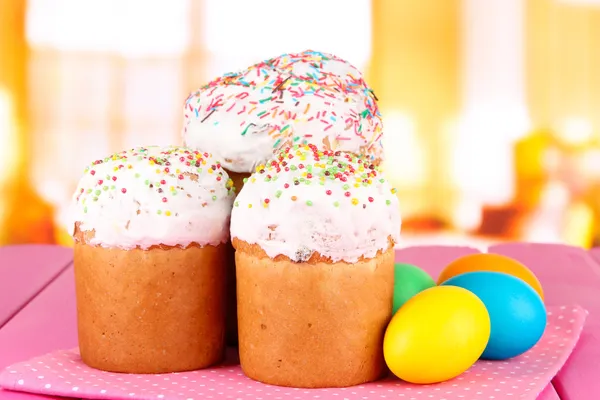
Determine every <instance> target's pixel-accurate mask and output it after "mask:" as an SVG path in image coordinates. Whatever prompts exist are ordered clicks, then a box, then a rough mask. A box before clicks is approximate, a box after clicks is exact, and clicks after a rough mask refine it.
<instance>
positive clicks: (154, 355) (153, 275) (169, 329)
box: [73, 147, 234, 373]
mask: <svg viewBox="0 0 600 400" xmlns="http://www.w3.org/2000/svg"><path fill="white" fill-rule="evenodd" d="M231 186H232V183H231V180H230V179H229V178H228V175H227V173H226V172H225V171H224V170H223V168H222V167H221V165H220V164H219V163H218V162H217V161H215V159H214V158H213V157H212V156H211V155H210V154H208V153H202V152H198V151H194V150H188V149H185V148H180V147H167V148H160V147H145V148H144V147H140V148H136V149H132V150H129V151H123V152H121V153H118V154H115V155H113V156H110V157H106V158H104V159H101V160H97V161H94V162H93V163H92V164H91V165H90V166H89V167H88V168H86V170H85V173H84V175H83V177H82V178H81V180H80V182H79V185H78V187H77V190H76V192H75V194H74V196H73V207H74V220H75V222H74V231H73V235H74V239H75V259H74V264H75V265H74V267H75V279H76V293H77V315H78V332H79V348H80V351H81V357H82V359H83V361H84V362H85V363H86V364H88V365H90V366H92V367H95V368H98V369H102V370H107V371H115V372H128V373H163V372H176V371H185V370H193V369H198V368H203V367H207V366H209V365H212V364H215V363H218V362H219V361H221V360H222V358H223V356H224V335H225V279H226V275H225V270H226V265H227V263H228V259H227V258H228V251H227V245H228V242H229V220H230V213H231V207H232V202H233V198H234V194H233V192H232V190H231Z"/></svg>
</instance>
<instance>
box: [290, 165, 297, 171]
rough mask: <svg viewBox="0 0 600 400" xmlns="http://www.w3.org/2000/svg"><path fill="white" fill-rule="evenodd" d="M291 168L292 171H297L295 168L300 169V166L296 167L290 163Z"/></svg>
mask: <svg viewBox="0 0 600 400" xmlns="http://www.w3.org/2000/svg"><path fill="white" fill-rule="evenodd" d="M290 169H291V170H292V171H295V170H297V169H298V167H296V166H295V165H290Z"/></svg>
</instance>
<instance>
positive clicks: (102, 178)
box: [72, 146, 234, 249]
mask: <svg viewBox="0 0 600 400" xmlns="http://www.w3.org/2000/svg"><path fill="white" fill-rule="evenodd" d="M231 187H232V183H231V180H230V179H229V177H228V175H227V173H226V172H225V171H224V170H223V168H221V165H220V164H219V163H218V162H217V161H215V159H214V158H213V157H212V156H211V155H210V154H208V153H200V152H198V151H193V150H189V149H186V148H181V147H165V148H163V147H157V146H151V147H139V148H135V149H132V150H129V151H123V152H120V153H117V154H115V155H113V156H110V157H106V158H104V159H103V160H97V161H94V162H93V163H92V164H91V165H90V166H88V167H87V168H86V169H85V173H84V175H83V177H82V178H81V180H80V181H79V185H78V186H77V190H76V191H75V193H74V195H73V203H72V207H73V221H74V222H79V224H80V225H79V227H80V229H81V230H82V231H84V232H85V231H94V234H93V235H91V236H92V239H91V243H90V244H92V245H100V246H104V247H118V248H123V249H132V248H135V247H139V248H142V249H146V248H149V247H150V246H153V245H167V246H182V247H185V246H188V245H190V244H191V243H197V244H199V245H201V246H205V245H218V244H221V243H225V242H227V240H228V239H229V231H228V229H229V219H230V214H231V207H232V203H233V199H234V193H233V192H232V190H231V189H230V188H231Z"/></svg>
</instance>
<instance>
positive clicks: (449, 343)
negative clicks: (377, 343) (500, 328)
mask: <svg viewBox="0 0 600 400" xmlns="http://www.w3.org/2000/svg"><path fill="white" fill-rule="evenodd" d="M489 338H490V316H489V314H488V312H487V309H486V307H485V305H484V304H483V302H482V301H481V300H479V298H478V297H477V296H475V295H474V294H473V293H471V292H470V291H468V290H466V289H463V288H460V287H457V286H436V287H432V288H430V289H426V290H424V291H422V292H420V293H418V294H417V295H415V296H414V297H412V298H411V299H410V300H408V301H407V302H406V303H404V305H403V306H402V308H400V309H399V310H398V312H397V313H396V314H395V315H394V317H393V318H392V320H391V321H390V323H389V325H388V327H387V329H386V332H385V337H384V341H383V353H384V357H385V361H386V363H387V365H388V367H389V368H390V370H391V371H392V373H393V374H394V375H396V376H397V377H398V378H400V379H402V380H405V381H407V382H411V383H416V384H430V383H437V382H443V381H446V380H449V379H452V378H454V377H457V376H458V375H460V374H462V373H463V372H465V371H466V370H467V369H469V368H470V367H471V366H472V365H473V364H474V363H475V361H477V359H478V358H479V356H481V354H482V353H483V351H484V349H485V347H486V345H487V343H488V340H489Z"/></svg>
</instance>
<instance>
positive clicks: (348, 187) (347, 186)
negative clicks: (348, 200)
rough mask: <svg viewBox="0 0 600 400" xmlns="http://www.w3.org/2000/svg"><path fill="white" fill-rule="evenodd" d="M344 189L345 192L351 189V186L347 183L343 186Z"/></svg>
mask: <svg viewBox="0 0 600 400" xmlns="http://www.w3.org/2000/svg"><path fill="white" fill-rule="evenodd" d="M342 187H343V188H344V190H348V189H350V185H348V184H347V183H346V184H345V185H344V186H342Z"/></svg>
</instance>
